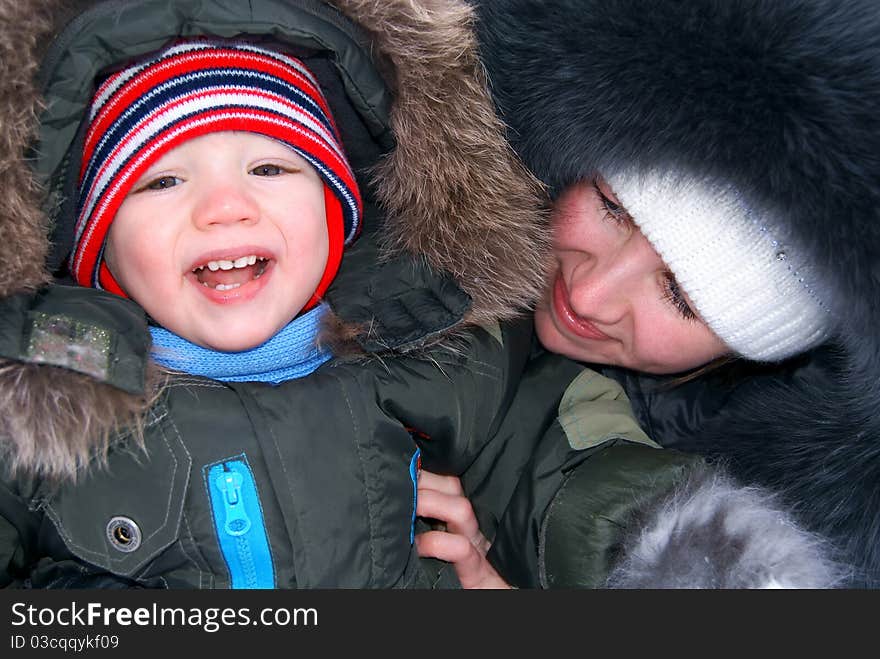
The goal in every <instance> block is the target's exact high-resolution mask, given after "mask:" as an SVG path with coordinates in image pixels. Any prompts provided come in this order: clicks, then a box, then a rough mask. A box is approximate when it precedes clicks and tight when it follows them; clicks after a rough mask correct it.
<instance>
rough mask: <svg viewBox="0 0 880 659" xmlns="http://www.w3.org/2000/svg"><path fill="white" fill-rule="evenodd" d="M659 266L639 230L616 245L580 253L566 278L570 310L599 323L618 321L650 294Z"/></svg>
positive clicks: (655, 256)
mask: <svg viewBox="0 0 880 659" xmlns="http://www.w3.org/2000/svg"><path fill="white" fill-rule="evenodd" d="M662 267H663V261H662V260H661V259H660V257H659V256H658V255H657V253H656V252H655V251H654V249H653V248H652V247H651V245H650V243H648V241H647V239H645V238H644V236H641V235H640V234H636V235H634V236H633V239H631V240H628V241H627V242H626V243H625V244H623V245H621V246H620V248H619V249H615V250H611V251H607V252H605V253H599V254H594V253H586V254H583V255H582V259H581V261H580V262H579V263H577V264H576V265H575V267H574V268H573V269H572V270H571V275H570V280H569V282H568V286H569V300H570V304H571V308H572V311H574V312H575V313H576V314H577V315H578V316H581V317H583V318H586V319H588V320H591V321H596V322H598V323H599V324H602V325H613V324H615V323H617V322H620V320H622V319H623V318H624V317H625V316H626V314H627V313H629V312H631V311H632V309H633V307H634V306H636V305H638V304H639V303H640V301H641V300H644V299H646V296H648V295H650V294H651V286H652V283H653V282H656V280H657V278H656V273H657V271H658V269H661V268H662Z"/></svg>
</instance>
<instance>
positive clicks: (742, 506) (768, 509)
mask: <svg viewBox="0 0 880 659" xmlns="http://www.w3.org/2000/svg"><path fill="white" fill-rule="evenodd" d="M640 512H641V515H640V516H639V517H638V518H637V519H635V520H634V521H633V524H632V525H631V528H632V529H634V530H632V531H631V533H630V536H629V537H628V538H627V539H626V540H625V541H624V543H623V546H624V547H625V551H624V555H623V557H622V558H621V560H620V562H619V563H618V564H617V565H616V566H615V568H614V569H613V571H612V572H611V574H610V576H609V578H608V582H607V586H608V587H609V588H833V587H835V586H838V585H840V584H842V583H845V580H846V578H847V577H848V575H847V573H846V571H845V569H844V568H843V566H841V565H840V564H838V563H837V562H836V561H835V560H834V558H833V550H832V548H831V547H830V545H829V544H828V542H827V541H825V540H824V539H822V538H820V537H819V536H816V535H814V534H812V533H809V532H807V531H805V530H803V529H802V528H801V527H799V526H798V525H797V524H796V523H795V521H794V520H793V519H792V517H791V515H790V514H789V513H788V512H786V511H785V509H784V507H783V506H782V505H780V503H779V502H778V500H777V499H776V498H775V497H774V496H773V495H772V494H771V493H770V492H768V491H767V490H765V489H763V488H758V487H742V486H741V485H740V484H739V483H737V482H735V481H734V480H733V479H732V478H731V477H730V476H728V475H726V474H725V472H724V471H722V470H720V469H708V468H706V467H700V468H698V469H695V470H694V471H692V472H691V473H690V474H689V475H688V477H687V478H686V479H685V480H684V481H683V482H682V483H681V484H680V485H678V486H677V487H676V488H675V490H674V491H673V492H672V493H671V494H670V495H669V496H668V497H666V498H664V499H662V500H660V501H654V502H650V503H649V504H648V505H647V507H646V508H645V509H644V510H642V511H640Z"/></svg>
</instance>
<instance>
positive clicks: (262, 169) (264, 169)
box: [251, 165, 284, 176]
mask: <svg viewBox="0 0 880 659" xmlns="http://www.w3.org/2000/svg"><path fill="white" fill-rule="evenodd" d="M283 173H284V169H282V168H281V167H279V166H278V165H258V166H257V167H254V168H253V169H252V170H251V174H253V175H254V176H280V175H281V174H283Z"/></svg>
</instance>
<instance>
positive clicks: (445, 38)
mask: <svg viewBox="0 0 880 659" xmlns="http://www.w3.org/2000/svg"><path fill="white" fill-rule="evenodd" d="M150 1H151V0H131V2H118V1H115V0H114V1H113V2H108V3H102V2H96V1H95V0H81V1H79V2H69V1H67V0H25V1H23V2H7V1H5V0H2V2H0V17H2V26H3V27H2V28H0V89H2V90H3V92H4V99H3V101H0V126H2V131H3V134H2V140H0V163H2V165H0V182H2V184H3V185H2V192H0V195H2V198H0V238H2V240H3V244H4V247H5V249H6V254H7V256H6V258H4V260H3V263H2V265H0V297H8V296H11V295H14V294H17V293H27V292H32V291H35V290H37V289H39V288H40V287H41V286H42V285H44V284H45V283H46V282H48V281H50V280H51V278H52V275H53V270H54V268H55V267H56V266H57V264H58V263H59V262H60V259H61V258H63V256H64V249H63V248H64V236H63V231H62V232H59V226H58V223H57V216H58V214H59V213H63V211H64V205H65V204H69V203H70V198H71V196H72V195H71V193H70V189H69V188H68V189H65V188H64V185H63V183H64V182H63V180H62V181H61V183H59V180H61V179H63V177H59V172H60V171H61V170H62V169H63V168H69V167H70V162H69V155H68V154H69V153H76V149H71V147H70V145H71V144H73V143H74V142H75V140H76V139H77V134H76V133H77V122H76V121H74V120H72V119H70V118H69V117H73V118H76V117H78V116H81V114H82V111H81V110H82V107H83V106H82V104H83V102H84V101H85V100H86V97H85V96H84V95H83V94H82V92H81V90H79V89H78V88H77V87H76V85H77V84H79V82H78V81H75V80H74V81H73V83H72V86H71V85H68V86H67V87H65V86H64V85H67V84H68V83H67V82H66V81H64V80H63V75H62V74H59V73H58V71H59V70H61V69H62V68H63V67H64V66H66V65H67V64H68V63H70V62H72V61H74V60H76V59H77V58H82V57H85V58H86V59H87V60H90V59H93V60H94V63H95V66H96V70H97V69H102V68H107V66H112V65H113V64H114V60H113V57H117V58H119V57H121V56H120V55H119V52H120V51H119V46H118V44H117V45H114V44H113V43H112V42H113V39H112V38H110V39H107V40H106V43H105V40H104V37H105V36H107V35H106V34H101V35H98V37H96V40H95V42H94V44H91V45H90V46H89V48H92V50H84V51H78V52H76V53H71V52H68V51H66V50H65V49H66V48H68V47H69V43H67V42H62V43H61V44H60V45H59V43H58V40H57V39H55V41H54V43H53V39H54V38H55V37H56V35H57V34H58V33H59V32H61V31H62V30H65V32H64V34H71V33H76V31H77V30H82V29H83V27H82V26H83V24H84V23H87V21H84V20H83V17H84V16H85V15H87V14H89V13H90V12H93V11H94V9H95V8H98V10H99V11H104V13H105V14H106V13H107V12H113V15H114V16H115V17H116V18H117V19H118V24H120V25H123V24H125V22H126V19H125V16H126V15H128V16H129V17H130V16H131V14H126V12H129V11H137V8H138V6H140V5H147V4H149V3H150ZM153 4H155V3H153ZM165 4H166V8H167V10H168V11H167V15H166V12H156V11H153V12H152V13H151V14H149V15H150V16H158V18H155V19H154V20H156V21H164V20H169V21H173V20H174V18H175V15H178V17H179V15H185V19H186V20H181V21H180V23H179V25H180V26H182V27H179V28H174V27H172V28H169V30H171V32H170V33H169V35H167V36H168V37H175V36H180V35H195V34H203V33H206V34H216V35H218V36H234V35H235V34H237V33H239V32H240V33H246V34H249V35H251V34H253V33H254V32H252V31H251V30H250V29H249V27H248V24H247V23H248V21H244V22H243V23H244V24H241V25H240V30H239V31H238V32H235V31H233V30H232V28H231V27H229V26H228V25H227V26H222V25H220V26H219V27H218V24H217V23H211V24H209V25H205V26H203V25H201V24H200V20H203V19H202V18H201V17H202V16H203V12H204V7H203V5H205V3H192V4H193V9H192V11H190V9H188V7H189V3H187V2H174V3H165ZM219 4H222V3H218V5H219ZM101 5H104V6H105V7H106V8H107V9H103V10H101V7H100V6H101ZM196 5H199V9H198V11H196V9H195V6H196ZM251 5H253V6H254V7H251ZM257 5H260V9H261V11H263V12H264V13H263V14H261V15H260V16H259V17H257V15H256V13H253V16H254V18H253V23H251V25H252V26H253V25H257V24H259V25H261V27H260V28H259V30H258V31H257V34H259V33H263V34H268V35H270V36H271V38H273V39H275V38H277V35H278V34H281V33H283V32H284V30H287V31H288V32H290V31H295V29H296V24H295V15H296V12H301V13H302V14H303V15H308V17H309V18H308V20H318V21H325V22H326V23H327V24H328V25H329V26H330V28H328V29H330V30H335V31H338V32H341V33H342V34H343V35H344V36H343V37H341V39H342V40H343V41H345V43H346V44H347V45H346V49H347V50H345V52H343V53H337V54H336V57H337V58H338V59H339V61H341V67H340V70H341V71H343V72H342V73H339V74H338V76H339V78H340V79H341V83H340V84H339V86H340V89H344V90H345V92H342V93H345V94H348V95H349V96H356V92H353V91H352V89H355V90H357V91H362V88H358V87H357V82H356V81H355V82H354V83H352V81H351V79H350V78H353V77H354V75H350V73H351V71H352V70H356V69H357V67H361V69H360V71H361V72H363V71H364V69H365V68H366V69H373V70H374V72H373V73H370V72H369V71H367V72H366V74H365V75H367V77H369V76H370V75H372V76H374V77H375V78H376V80H380V81H384V86H385V90H384V91H381V92H377V93H376V94H375V96H374V97H370V98H362V99H358V98H354V99H353V100H351V103H352V106H353V107H354V110H353V111H352V114H353V115H356V114H357V113H360V115H359V116H360V118H359V119H357V120H356V121H360V122H362V123H363V124H364V125H367V128H368V132H370V134H371V135H372V137H373V140H374V142H376V143H378V144H381V143H383V141H384V143H385V144H386V148H385V149H384V153H381V152H380V153H379V156H378V157H377V158H376V159H375V162H366V165H368V166H364V167H361V173H362V174H364V184H365V185H368V186H369V187H370V188H371V190H370V196H371V197H372V200H373V202H374V203H375V204H377V205H378V206H379V207H380V208H381V209H382V214H383V215H384V217H385V221H384V224H383V225H382V226H381V227H380V228H378V229H377V235H376V237H375V238H376V241H377V242H378V243H379V244H380V245H381V247H382V249H383V250H384V254H385V255H386V256H394V255H400V254H408V255H410V256H414V257H416V258H417V259H419V260H422V261H424V262H426V263H428V264H430V266H432V267H433V268H435V269H436V270H438V271H445V272H448V273H449V274H450V275H451V276H452V277H453V279H454V280H455V281H456V283H457V284H458V286H459V287H460V288H461V289H462V290H463V291H464V292H465V293H466V294H467V296H469V298H470V300H471V306H470V311H469V312H468V314H467V316H466V319H467V320H469V321H471V322H484V321H491V320H496V319H502V318H507V317H511V316H513V315H515V314H517V313H519V312H521V311H522V310H524V309H526V308H528V307H529V305H530V304H531V303H532V302H533V300H534V299H536V297H537V295H538V294H539V291H540V289H541V286H542V283H543V280H544V272H545V268H546V257H547V254H548V250H547V245H548V240H547V232H546V227H545V226H544V222H543V221H542V220H541V219H540V218H543V210H542V204H543V199H542V195H543V192H542V186H541V185H540V184H539V183H538V182H537V181H536V180H535V179H534V178H533V177H531V176H530V175H529V174H527V173H526V171H525V170H524V169H523V168H522V167H521V165H520V164H519V161H518V159H517V158H516V157H515V156H514V154H513V152H512V150H511V149H510V148H509V146H508V145H507V142H506V140H505V135H504V128H503V125H502V124H501V122H500V120H499V119H498V118H497V116H496V114H495V111H494V107H493V104H492V101H491V99H490V97H489V95H488V92H487V90H486V85H485V79H484V74H483V70H482V68H481V65H480V63H479V61H478V59H477V52H476V41H475V36H474V34H473V32H472V27H473V25H472V24H473V16H472V10H471V8H470V7H469V6H468V5H467V4H466V3H464V2H463V1H458V0H455V1H449V2H443V3H436V2H429V1H422V0H419V1H416V0H366V1H365V0H333V1H331V2H328V3H326V5H330V9H329V11H328V8H327V7H326V6H325V5H324V4H321V3H317V2H312V1H311V0H301V1H299V2H297V1H292V2H282V1H280V0H263V2H260V3H250V4H249V5H245V4H242V7H246V8H247V9H242V10H241V11H242V12H244V13H245V14H247V12H248V11H251V12H255V11H256V10H255V7H256V6H257ZM334 7H335V8H334ZM218 11H219V12H221V13H222V12H224V11H230V10H227V9H223V8H222V7H221V8H220V9H218ZM235 11H238V10H235ZM187 12H190V13H189V14H188V15H187ZM233 13H234V12H232V11H230V14H233ZM266 16H271V17H272V18H273V19H274V20H275V21H276V23H275V24H274V27H273V24H271V23H270V24H267V23H266V20H265V19H266ZM221 22H222V21H221ZM134 23H136V21H131V24H134ZM278 26H281V29H276V28H277V27H278ZM175 29H177V30H178V32H177V33H176V34H175V33H174V32H173V30H175ZM224 30H225V31H224ZM110 36H111V37H112V35H110ZM163 38H165V40H167V38H166V37H165V35H159V38H158V39H154V40H153V41H152V42H150V41H149V40H148V39H147V37H146V36H145V37H144V40H143V42H142V44H141V45H140V46H133V47H134V48H138V47H140V48H142V51H143V52H149V51H150V50H153V49H155V48H157V47H159V46H161V45H162V42H163ZM125 43H126V47H129V43H128V42H125ZM316 43H317V42H316ZM321 45H322V46H323V44H321ZM304 47H308V46H304ZM315 47H318V46H315ZM114 49H116V50H114ZM330 50H331V51H332V50H333V47H330ZM47 52H48V53H49V55H48V59H49V64H48V65H47ZM125 57H129V58H130V57H131V54H130V52H127V53H126V54H125ZM53 58H54V59H53ZM331 59H332V58H331ZM41 67H42V69H41ZM346 67H349V69H346ZM47 69H50V70H47ZM52 76H56V78H57V77H61V79H62V83H61V87H60V89H62V92H63V93H60V94H56V97H54V98H52V99H51V101H50V102H49V103H48V104H47V103H46V102H45V100H44V99H43V98H42V96H41V92H40V89H41V86H40V85H41V84H42V85H44V86H45V84H46V83H47V79H49V78H51V77H52ZM352 84H353V85H354V87H352V86H351V85H352ZM71 90H72V91H71ZM331 104H332V100H331ZM383 104H385V105H387V106H388V107H387V108H386V111H387V117H384V118H383V117H382V116H380V115H381V114H382V113H381V112H380V111H378V110H377V111H376V112H375V116H372V115H370V112H372V111H373V110H374V109H376V108H378V109H379V110H381V109H382V107H383ZM46 117H49V118H50V119H49V120H47V119H46ZM65 117H68V118H65ZM338 119H339V117H337V120H338ZM383 122H385V123H383ZM359 125H360V124H359ZM383 131H384V133H387V134H384V133H383ZM343 140H345V131H344V130H343ZM347 148H348V147H347ZM35 156H36V157H35ZM367 160H369V159H367ZM29 164H33V165H34V167H33V168H32V167H30V166H29ZM354 164H355V166H356V167H357V166H359V165H364V164H365V163H364V162H360V163H354ZM35 172H36V173H35ZM364 172H367V173H364ZM367 181H369V183H367ZM536 218H539V221H537V222H536ZM49 236H52V237H53V240H54V244H53V242H52V241H50V238H49ZM59 245H60V247H61V249H60V250H59ZM343 267H344V265H343ZM341 274H342V273H341ZM0 367H2V368H0V417H2V418H3V419H4V421H3V424H2V426H0V448H2V452H3V455H4V456H5V460H6V463H7V464H8V465H12V466H14V467H16V468H18V469H19V470H20V471H24V472H25V473H30V472H34V473H38V474H44V475H45V474H50V475H53V476H72V475H74V474H75V473H76V471H77V470H78V469H80V468H81V467H82V466H84V465H85V464H87V463H88V462H89V461H90V460H91V459H93V458H94V456H95V455H98V456H100V455H103V454H106V451H107V448H108V446H107V441H108V440H107V438H108V437H109V436H110V434H111V431H112V430H114V429H116V428H118V427H120V426H121V425H124V424H129V423H130V422H131V421H132V418H134V417H136V416H137V415H138V414H139V413H140V411H142V410H143V409H144V408H145V406H146V404H147V402H148V400H149V398H150V395H151V387H150V386H149V385H148V386H147V387H146V388H145V389H144V391H143V393H142V395H137V394H132V393H131V392H128V393H125V392H119V391H117V390H114V389H113V388H112V387H109V386H108V385H104V384H101V383H96V382H93V381H91V380H90V379H89V378H88V377H86V376H83V375H81V374H76V373H71V372H67V371H64V370H61V369H57V368H53V367H46V366H39V365H33V364H22V363H17V362H15V361H3V362H2V363H0ZM47 369H48V370H47ZM47 377H48V378H49V379H50V380H51V381H52V383H53V386H52V387H51V388H49V387H47V386H46V382H47ZM120 398H121V400H118V399H120ZM108 401H111V402H110V403H109V404H108ZM59 409H63V410H65V414H53V413H52V411H53V410H54V411H57V410H59ZM83 429H93V430H94V432H92V433H91V434H92V435H94V436H96V437H101V438H102V439H100V440H99V441H98V442H97V444H94V443H91V442H90V443H88V444H80V443H79V442H77V441H76V440H74V439H71V438H72V437H79V436H82V435H83V434H84V433H83Z"/></svg>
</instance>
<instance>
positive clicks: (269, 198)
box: [104, 131, 329, 352]
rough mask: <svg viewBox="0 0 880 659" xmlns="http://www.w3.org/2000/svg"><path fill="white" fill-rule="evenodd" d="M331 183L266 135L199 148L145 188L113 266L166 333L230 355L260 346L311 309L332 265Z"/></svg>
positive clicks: (119, 218)
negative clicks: (327, 196)
mask: <svg viewBox="0 0 880 659" xmlns="http://www.w3.org/2000/svg"><path fill="white" fill-rule="evenodd" d="M328 253H329V240H328V234H327V220H326V213H325V207H324V184H323V181H322V179H321V178H320V176H319V175H318V173H317V172H316V171H315V169H314V168H313V167H312V166H311V165H309V164H308V163H307V162H306V161H305V160H304V159H303V158H301V157H300V156H299V155H298V154H297V153H296V152H294V151H293V150H292V149H291V148H290V147H288V146H287V145H285V144H283V143H281V142H278V141H276V140H273V139H270V138H268V137H266V136H263V135H260V134H256V133H246V132H230V131H225V132H219V133H210V134H207V135H203V136H200V137H196V138H193V139H190V140H188V141H186V142H184V143H183V144H181V145H180V146H178V147H177V148H175V149H173V150H171V151H169V152H168V153H167V154H165V155H164V156H163V157H162V158H160V159H159V160H158V161H156V162H155V163H154V164H153V165H152V166H151V167H150V168H149V169H148V170H147V171H146V173H144V174H143V175H142V176H141V177H140V179H139V180H138V181H137V183H135V185H134V186H133V188H132V190H131V192H130V193H129V194H128V196H127V197H126V198H125V200H124V201H123V203H122V205H121V206H120V208H119V211H118V212H117V214H116V217H115V218H114V220H113V223H112V224H111V226H110V230H109V233H108V239H107V246H106V249H105V254H104V258H105V260H106V262H107V266H108V267H109V268H110V271H111V272H112V273H113V276H114V277H115V278H116V280H117V281H118V282H119V285H120V286H121V287H122V288H123V290H125V292H126V293H127V294H128V295H129V296H130V297H131V298H132V299H134V300H135V301H136V302H137V303H138V304H140V305H141V306H142V307H143V308H144V309H145V310H146V311H147V313H148V314H149V315H150V316H151V317H152V318H153V319H154V320H155V321H156V322H157V323H159V324H160V325H161V326H162V327H164V328H166V329H168V330H169V331H171V332H174V333H175V334H178V335H179V336H181V337H183V338H185V339H187V340H189V341H191V342H193V343H196V344H198V345H201V346H203V347H207V348H212V349H214V350H221V351H227V352H238V351H242V350H248V349H250V348H253V347H256V346H258V345H260V344H262V343H264V342H265V341H267V340H268V339H269V338H271V337H272V336H273V335H274V334H275V333H277V332H278V331H279V330H280V329H281V328H282V327H284V326H285V325H286V324H287V323H289V322H290V321H291V320H292V319H293V318H294V317H295V316H296V315H297V314H298V313H299V312H300V311H301V310H302V308H303V307H304V306H305V304H306V303H307V302H308V301H309V299H310V298H311V296H312V294H313V293H314V292H315V290H316V288H317V286H318V282H319V281H320V279H321V276H322V274H323V273H324V269H325V266H326V263H327V259H328Z"/></svg>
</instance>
